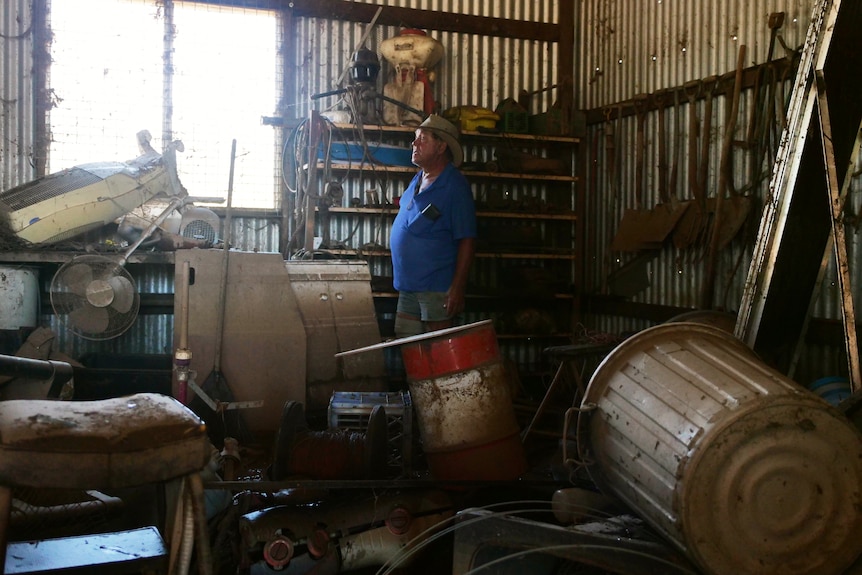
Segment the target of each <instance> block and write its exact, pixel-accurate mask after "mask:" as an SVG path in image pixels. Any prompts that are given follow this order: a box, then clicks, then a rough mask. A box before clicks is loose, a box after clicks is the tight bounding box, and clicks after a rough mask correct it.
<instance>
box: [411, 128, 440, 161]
mask: <svg viewBox="0 0 862 575" xmlns="http://www.w3.org/2000/svg"><path fill="white" fill-rule="evenodd" d="M445 152H446V142H444V141H443V140H440V139H439V138H437V137H436V136H435V135H434V134H433V133H432V132H429V131H427V130H423V129H421V128H420V129H418V130H416V137H415V138H414V139H413V154H412V156H411V157H410V159H411V161H412V162H413V163H414V164H416V165H417V166H419V167H420V168H422V167H424V166H427V165H430V164H431V162H433V161H434V160H436V159H437V158H438V157H439V156H440V155H442V154H444V153H445Z"/></svg>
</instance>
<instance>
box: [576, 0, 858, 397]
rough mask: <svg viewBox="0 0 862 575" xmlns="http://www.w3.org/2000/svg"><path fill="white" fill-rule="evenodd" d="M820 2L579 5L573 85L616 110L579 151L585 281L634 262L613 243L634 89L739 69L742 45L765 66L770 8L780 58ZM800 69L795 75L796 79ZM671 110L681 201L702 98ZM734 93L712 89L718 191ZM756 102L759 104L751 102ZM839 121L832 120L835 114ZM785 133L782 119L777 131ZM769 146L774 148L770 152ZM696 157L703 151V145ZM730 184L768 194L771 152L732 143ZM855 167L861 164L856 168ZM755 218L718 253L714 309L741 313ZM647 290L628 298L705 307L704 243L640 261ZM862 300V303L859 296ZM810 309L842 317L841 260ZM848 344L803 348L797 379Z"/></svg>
mask: <svg viewBox="0 0 862 575" xmlns="http://www.w3.org/2000/svg"><path fill="white" fill-rule="evenodd" d="M814 4H815V2H814V1H813V0H777V1H772V0H770V1H764V2H745V1H744V0H720V1H718V2H710V3H702V2H695V1H684V2H670V1H667V0H656V1H654V2H648V3H645V2H640V1H637V0H605V1H598V0H597V1H587V2H581V3H580V13H579V16H578V20H579V26H580V28H579V35H580V41H579V42H577V43H576V45H577V46H578V49H579V55H578V56H577V57H576V62H579V65H580V72H581V73H580V75H579V76H578V77H579V78H580V79H581V82H582V83H581V85H580V86H579V87H578V89H577V90H576V94H575V98H576V101H577V105H578V106H579V107H581V108H585V109H590V110H606V111H607V112H608V113H609V114H610V115H611V118H612V119H610V120H609V121H607V122H599V123H594V124H592V125H591V126H589V130H588V134H587V136H586V137H585V138H584V145H583V146H582V147H581V152H582V153H583V154H585V158H586V161H585V163H584V165H586V166H587V168H588V169H587V173H586V174H582V175H583V176H584V177H585V178H586V179H587V182H586V184H585V189H586V190H587V201H588V210H587V214H586V216H585V217H584V218H582V219H581V221H583V222H584V223H585V224H586V225H587V226H588V227H587V235H588V240H587V241H588V247H587V251H588V254H589V255H590V260H589V266H588V270H589V272H590V273H589V275H588V276H587V283H586V285H585V286H584V288H585V289H586V290H587V291H591V292H593V293H601V292H602V291H603V289H604V288H605V279H606V277H607V275H608V272H609V271H612V270H615V269H618V268H619V267H620V266H621V264H622V263H624V262H625V261H627V260H628V259H630V258H631V256H628V255H626V254H618V253H612V252H610V251H609V250H608V245H609V243H610V240H611V238H613V235H614V233H615V231H616V230H617V227H618V224H619V222H620V220H621V218H622V215H623V212H624V210H625V209H627V208H634V207H635V206H636V205H637V202H638V198H637V197H636V194H635V190H636V184H635V182H636V174H637V169H638V167H637V165H636V162H635V159H636V141H637V138H636V130H637V117H636V116H634V115H626V114H623V115H624V116H625V117H623V118H618V117H617V116H618V115H619V112H621V111H622V110H623V109H628V110H630V108H628V106H629V105H630V104H631V100H632V98H633V97H634V96H635V95H637V94H654V93H655V92H656V91H659V90H663V89H673V88H681V87H682V86H684V85H685V84H686V83H687V82H691V81H696V80H702V79H704V78H706V77H708V76H711V75H725V74H730V73H732V72H733V70H734V69H735V67H736V59H737V55H738V51H739V47H740V46H741V45H745V47H746V57H745V66H746V67H751V66H755V65H760V64H764V63H765V62H766V60H767V54H768V50H769V46H770V30H769V27H768V25H767V21H768V16H769V14H771V13H776V12H784V13H785V20H784V24H783V26H782V27H781V28H780V29H779V36H780V40H783V43H782V41H780V40H779V41H776V42H775V44H774V58H783V57H785V56H786V55H787V54H788V52H787V51H786V49H785V46H786V47H787V48H789V49H791V50H793V49H796V48H798V47H799V46H801V44H802V42H803V41H804V37H805V33H806V31H807V28H808V23H809V21H810V15H811V11H812V9H813V7H814ZM793 74H794V73H793V72H792V71H791V73H790V74H789V75H788V78H789V79H790V80H792V78H793ZM790 90H791V86H790V84H789V82H787V81H785V82H783V83H779V88H778V90H777V95H776V99H777V100H778V101H779V102H780V101H783V100H785V99H786V98H789V95H790ZM756 104H757V103H756V102H755V101H754V98H753V92H752V90H751V89H747V90H745V91H743V94H742V97H741V101H740V109H739V115H738V117H737V127H736V132H735V134H734V140H744V139H745V138H746V131H747V130H748V129H749V125H750V122H751V119H752V117H753V118H754V119H755V120H756V119H757V116H752V112H753V111H755V110H756V109H759V108H757V107H756ZM669 106H670V107H669V108H668V109H667V111H666V114H667V119H666V126H667V134H668V140H667V141H668V146H669V151H672V150H673V148H672V145H673V144H672V142H673V140H674V138H680V140H679V144H680V145H681V146H682V154H681V155H680V164H679V180H678V185H677V188H676V189H675V191H676V193H677V196H678V197H679V198H680V199H691V198H692V191H691V187H690V186H689V185H688V173H687V160H686V158H687V152H686V148H687V142H688V134H689V130H688V125H689V123H688V120H689V115H690V114H692V113H694V114H695V118H696V120H697V122H696V124H697V125H698V127H699V129H700V127H701V126H702V125H703V118H704V107H705V103H704V100H703V99H699V100H698V101H697V103H696V104H695V105H694V106H692V105H690V104H689V103H688V102H687V101H686V99H685V98H682V101H681V104H680V112H681V116H680V119H679V125H678V127H677V124H676V122H675V120H674V117H675V115H674V112H673V109H672V104H669ZM728 108H729V98H728V97H726V96H725V95H720V96H717V97H716V98H715V100H714V103H713V116H712V118H713V119H712V127H711V130H710V135H709V136H710V147H709V170H708V186H707V189H708V190H709V195H710V196H714V194H715V190H716V189H717V187H718V180H719V174H718V166H719V162H720V149H721V143H722V137H723V135H724V129H725V127H726V126H727V120H728ZM753 108H754V109H755V110H753ZM657 115H658V114H657V112H655V111H652V112H650V113H648V114H646V116H645V124H644V128H645V134H646V138H645V140H646V141H645V145H646V149H645V167H644V171H645V184H644V189H645V191H646V192H645V197H644V198H643V205H644V206H645V207H652V206H654V205H655V204H657V203H658V202H659V201H660V198H659V197H658V193H657V191H658V158H657V148H658V142H657V136H658V133H657V132H658V129H657ZM833 121H834V120H833ZM776 129H777V130H779V133H780V125H778V127H777V128H776ZM609 130H612V131H613V133H614V136H613V141H614V145H615V149H614V150H613V154H614V159H615V162H616V166H615V169H614V170H613V173H610V170H609V169H608V167H609V165H610V162H609V155H608V151H607V150H606V140H605V137H606V135H607V133H608V131H609ZM773 151H774V150H773ZM698 153H699V152H698ZM732 164H733V166H734V170H733V181H732V183H733V185H734V187H735V188H736V189H738V190H747V191H748V192H750V193H751V194H752V195H753V197H754V200H755V202H756V203H755V206H758V205H759V204H760V202H762V201H763V199H764V197H765V195H766V193H767V191H768V185H769V178H770V175H771V165H772V160H771V159H770V158H769V157H767V158H766V160H765V161H764V163H763V164H762V165H758V164H757V163H756V162H754V161H753V158H752V154H751V153H750V150H749V149H747V148H746V147H744V146H740V145H734V147H733V152H732ZM857 171H858V170H857ZM860 191H862V188H860V182H859V180H858V178H855V179H854V180H853V181H852V186H851V192H850V196H849V199H848V206H849V207H850V211H849V216H850V219H851V221H852V222H855V221H856V219H855V217H856V216H855V215H856V214H859V213H860V211H859V210H860ZM758 223H759V210H758V211H757V212H756V213H755V214H754V217H753V219H752V220H749V224H748V225H749V227H747V228H745V229H744V230H743V233H747V234H749V235H748V236H747V237H745V241H742V240H741V239H740V238H739V237H738V238H737V239H736V240H735V241H734V242H733V243H732V244H731V245H730V247H729V248H728V249H726V250H725V251H724V252H722V253H721V254H720V257H719V258H718V260H717V268H716V279H715V285H716V290H715V293H716V295H715V298H714V299H713V302H712V304H713V306H715V307H717V308H722V309H727V310H730V311H734V312H735V311H736V310H737V308H738V305H739V302H740V299H741V295H742V291H743V282H744V281H745V277H746V273H747V270H748V265H749V262H750V247H751V245H752V242H753V241H754V238H753V234H754V233H755V232H756V229H757V225H758ZM848 241H849V242H850V245H848V251H849V254H850V256H849V257H850V261H851V262H854V261H856V260H857V258H856V257H855V255H854V254H858V253H859V250H860V244H859V236H858V234H854V233H849V234H848ZM644 273H645V274H646V279H647V280H648V281H649V287H647V288H646V289H644V290H642V291H640V292H639V293H637V295H635V296H633V297H632V298H631V299H632V300H633V301H634V302H639V303H647V304H660V305H665V306H677V307H683V308H694V307H698V306H699V305H700V304H701V303H702V302H701V297H700V294H701V290H702V288H703V285H704V280H705V273H706V265H705V248H704V246H703V245H701V246H700V247H699V248H698V249H687V250H679V249H675V248H665V249H663V250H662V251H661V252H660V253H658V255H657V257H656V258H655V259H654V260H652V261H651V262H649V263H648V264H647V265H646V267H645V272H644ZM851 273H852V274H853V277H852V282H853V286H854V292H855V294H856V296H855V299H856V301H857V302H858V301H862V300H860V296H862V283H860V282H862V277H860V276H862V271H860V266H854V267H853V269H852V270H851ZM857 305H858V304H857ZM813 316H814V317H816V318H821V319H831V320H840V318H841V310H840V294H839V293H838V290H837V276H836V271H835V268H834V263H830V264H829V266H828V268H827V271H826V280H825V281H824V284H823V287H822V289H821V294H820V296H819V299H818V301H817V302H816V304H815V308H814V313H813ZM590 319H591V321H595V325H594V326H592V327H594V328H595V329H599V330H604V331H608V332H611V333H626V332H632V331H637V330H639V329H643V328H645V327H648V326H649V324H650V322H646V321H644V320H634V319H630V318H621V317H607V316H605V317H596V318H590ZM842 358H843V350H841V349H835V348H830V347H828V346H814V345H809V346H806V349H805V353H804V355H803V357H802V358H801V359H800V363H799V365H798V368H797V375H796V377H797V378H798V380H799V381H803V382H805V381H813V380H814V379H816V378H817V377H821V376H824V375H834V374H835V373H836V372H845V371H846V362H844V360H843V359H842Z"/></svg>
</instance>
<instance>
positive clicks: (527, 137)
mask: <svg viewBox="0 0 862 575" xmlns="http://www.w3.org/2000/svg"><path fill="white" fill-rule="evenodd" d="M334 125H335V127H336V128H338V129H339V130H344V131H353V130H356V129H357V126H355V125H353V124H342V123H335V124H334ZM362 130H363V131H364V132H370V133H374V132H380V133H384V134H394V135H404V136H410V137H412V136H413V134H414V133H415V132H416V126H378V125H364V126H362ZM461 137H462V138H467V139H468V140H469V139H480V140H520V141H523V142H527V143H530V142H535V143H540V144H541V143H549V144H553V143H562V144H577V143H579V142H580V141H581V140H580V138H575V137H572V136H551V135H547V134H519V133H513V132H479V131H477V130H461Z"/></svg>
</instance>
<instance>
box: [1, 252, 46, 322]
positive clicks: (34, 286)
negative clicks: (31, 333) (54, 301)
mask: <svg viewBox="0 0 862 575" xmlns="http://www.w3.org/2000/svg"><path fill="white" fill-rule="evenodd" d="M38 315H39V272H38V271H37V270H35V269H32V268H26V267H12V266H0V329H8V330H17V329H20V328H22V327H36V326H37V324H38Z"/></svg>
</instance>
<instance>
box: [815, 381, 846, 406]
mask: <svg viewBox="0 0 862 575" xmlns="http://www.w3.org/2000/svg"><path fill="white" fill-rule="evenodd" d="M808 389H810V390H811V391H812V392H814V393H815V394H816V395H818V396H820V397H822V398H823V399H825V400H826V401H828V402H829V403H830V404H832V405H835V406H837V405H838V404H839V403H841V402H842V401H844V400H845V399H847V398H848V397H850V396H851V395H852V393H853V391H852V390H851V389H850V380H848V379H847V378H846V377H840V376H833V377H821V378H820V379H818V380H817V381H815V382H813V383H812V384H811V385H809V386H808Z"/></svg>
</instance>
